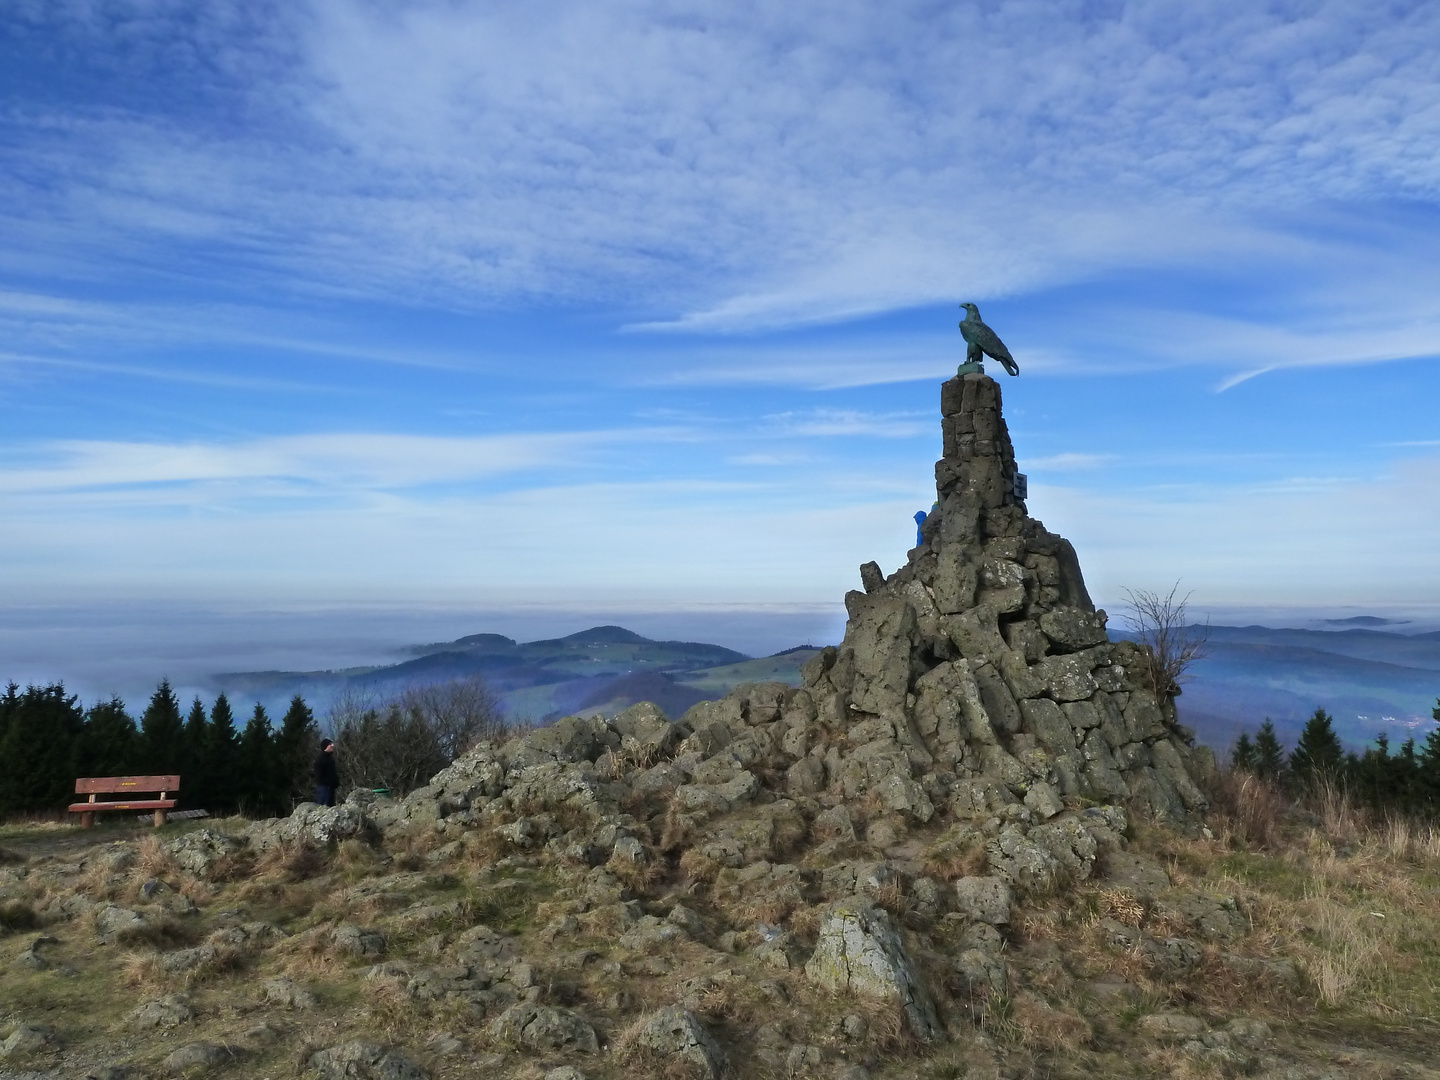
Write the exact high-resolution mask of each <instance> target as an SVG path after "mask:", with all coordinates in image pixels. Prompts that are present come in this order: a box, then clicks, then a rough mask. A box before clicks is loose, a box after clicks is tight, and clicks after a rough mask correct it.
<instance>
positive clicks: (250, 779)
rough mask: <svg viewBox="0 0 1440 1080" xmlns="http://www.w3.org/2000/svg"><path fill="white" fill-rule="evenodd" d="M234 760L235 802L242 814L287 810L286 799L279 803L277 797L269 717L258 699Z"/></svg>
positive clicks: (241, 734) (272, 735)
mask: <svg viewBox="0 0 1440 1080" xmlns="http://www.w3.org/2000/svg"><path fill="white" fill-rule="evenodd" d="M236 761H237V762H238V765H239V775H240V778H241V784H240V787H239V791H238V799H237V803H238V808H239V810H240V811H241V812H242V813H247V814H257V815H258V814H278V813H280V812H281V810H282V809H283V810H285V811H288V810H289V809H290V806H289V803H288V801H287V802H284V803H282V802H281V798H280V791H279V786H278V776H277V770H276V768H275V747H274V733H273V732H272V731H271V730H270V717H269V716H268V715H267V714H266V712H265V706H264V705H261V704H260V703H259V702H258V701H257V702H256V703H255V711H254V712H253V713H251V714H250V719H249V720H248V721H246V723H245V730H244V731H242V732H241V733H240V744H239V747H238V749H237V751H236Z"/></svg>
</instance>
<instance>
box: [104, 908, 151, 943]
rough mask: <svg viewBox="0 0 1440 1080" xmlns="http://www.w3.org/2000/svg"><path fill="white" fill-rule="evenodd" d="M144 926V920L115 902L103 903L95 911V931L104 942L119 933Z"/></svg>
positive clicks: (132, 930) (112, 938) (111, 939)
mask: <svg viewBox="0 0 1440 1080" xmlns="http://www.w3.org/2000/svg"><path fill="white" fill-rule="evenodd" d="M144 926H145V920H144V919H143V918H142V917H141V916H140V915H139V914H138V913H137V912H134V911H131V910H130V909H129V908H125V907H120V906H119V905H117V904H103V905H101V906H100V907H99V908H97V909H96V911H95V931H96V933H97V934H99V936H100V940H101V941H104V942H110V941H113V940H114V939H115V938H116V937H118V936H119V935H121V934H124V933H128V932H134V931H137V930H140V929H142V928H143V927H144Z"/></svg>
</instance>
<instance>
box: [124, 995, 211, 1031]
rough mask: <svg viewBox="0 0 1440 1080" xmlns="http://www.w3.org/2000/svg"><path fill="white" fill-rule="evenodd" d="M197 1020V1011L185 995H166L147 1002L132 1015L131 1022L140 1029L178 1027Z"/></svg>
mask: <svg viewBox="0 0 1440 1080" xmlns="http://www.w3.org/2000/svg"><path fill="white" fill-rule="evenodd" d="M193 1019H195V1010H194V1009H192V1008H191V1007H190V999H189V998H188V997H186V996H185V995H184V994H166V995H165V996H164V997H162V998H156V999H155V1000H154V1001H147V1002H145V1004H143V1005H141V1006H140V1007H139V1008H138V1009H136V1010H135V1011H134V1012H132V1013H131V1014H130V1022H131V1023H132V1024H134V1025H135V1026H136V1027H138V1028H155V1027H167V1028H169V1027H178V1026H180V1025H181V1024H188V1023H189V1022H190V1021H191V1020H193Z"/></svg>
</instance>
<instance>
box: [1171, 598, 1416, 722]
mask: <svg viewBox="0 0 1440 1080" xmlns="http://www.w3.org/2000/svg"><path fill="white" fill-rule="evenodd" d="M1360 618H1365V619H1367V628H1360V627H1354V626H1353V624H1354V623H1356V622H1358V621H1359V620H1358V619H1350V620H1345V622H1346V623H1348V624H1351V628H1349V629H1343V630H1340V629H1336V630H1301V629H1287V628H1273V627H1266V626H1212V627H1209V629H1208V646H1207V654H1206V656H1205V658H1204V659H1203V660H1200V661H1198V662H1197V663H1196V664H1195V666H1194V667H1193V669H1192V674H1193V676H1194V678H1193V679H1192V681H1190V682H1188V683H1187V684H1186V685H1185V692H1184V693H1183V694H1182V695H1181V697H1180V700H1179V706H1180V716H1181V719H1182V720H1183V721H1184V722H1185V723H1186V724H1188V725H1190V726H1191V727H1193V728H1194V729H1195V730H1196V732H1197V733H1198V734H1199V735H1200V737H1201V740H1202V741H1204V742H1207V743H1209V744H1210V745H1212V746H1214V747H1216V749H1222V748H1224V747H1228V746H1230V745H1231V744H1233V743H1234V741H1235V739H1236V737H1237V736H1238V735H1239V734H1240V732H1241V731H1252V732H1253V731H1254V730H1255V729H1256V728H1257V727H1259V725H1260V723H1261V722H1262V721H1263V720H1264V719H1265V718H1266V717H1267V716H1268V717H1270V718H1271V719H1272V720H1274V721H1275V728H1276V730H1277V731H1278V732H1279V733H1280V736H1281V738H1282V740H1284V741H1285V742H1286V744H1287V745H1293V743H1294V741H1295V738H1296V737H1297V736H1298V735H1299V733H1300V729H1301V727H1303V726H1304V723H1305V721H1306V719H1307V718H1308V717H1309V716H1310V715H1311V713H1313V712H1314V711H1315V710H1316V709H1317V708H1324V709H1325V710H1326V711H1327V712H1329V713H1330V714H1331V715H1332V716H1334V718H1335V727H1336V730H1337V731H1338V732H1339V734H1340V737H1341V738H1342V739H1344V740H1345V741H1346V742H1347V743H1348V744H1350V745H1351V746H1354V747H1359V746H1363V745H1364V744H1365V743H1368V742H1370V741H1371V740H1373V739H1374V738H1375V736H1376V735H1377V734H1379V733H1380V732H1382V731H1383V732H1385V733H1386V734H1388V735H1389V737H1390V739H1391V741H1392V742H1395V743H1398V742H1402V741H1404V740H1405V739H1407V738H1409V737H1410V736H1411V735H1415V736H1416V737H1417V738H1420V739H1423V738H1424V736H1425V735H1426V733H1428V732H1429V731H1430V730H1431V728H1432V727H1433V726H1434V724H1433V722H1432V720H1431V718H1430V711H1431V709H1433V708H1434V707H1435V703H1436V699H1437V698H1440V633H1426V634H1399V633H1395V632H1393V631H1382V630H1373V629H1369V628H1368V619H1369V617H1367V616H1361V617H1360ZM1190 629H1191V631H1192V632H1197V633H1199V632H1205V631H1204V628H1201V627H1191V628H1190Z"/></svg>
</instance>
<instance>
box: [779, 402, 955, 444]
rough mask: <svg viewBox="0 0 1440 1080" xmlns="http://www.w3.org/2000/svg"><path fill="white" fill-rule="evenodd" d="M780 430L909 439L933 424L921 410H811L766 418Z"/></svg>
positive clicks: (795, 432) (929, 432)
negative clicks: (882, 411) (889, 411)
mask: <svg viewBox="0 0 1440 1080" xmlns="http://www.w3.org/2000/svg"><path fill="white" fill-rule="evenodd" d="M765 419H766V420H767V421H769V422H770V423H771V424H773V425H775V427H776V428H777V429H778V430H779V431H782V432H785V433H788V434H794V435H804V436H835V435H840V436H854V435H871V436H877V437H879V438H882V439H910V438H914V437H915V436H917V435H928V434H931V433H932V432H933V430H934V427H935V424H934V421H933V419H932V418H931V417H929V416H926V415H924V414H921V413H912V412H904V413H867V412H861V411H859V410H856V409H811V410H809V411H807V412H787V413H776V414H775V415H773V416H767V417H766V418H765Z"/></svg>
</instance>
